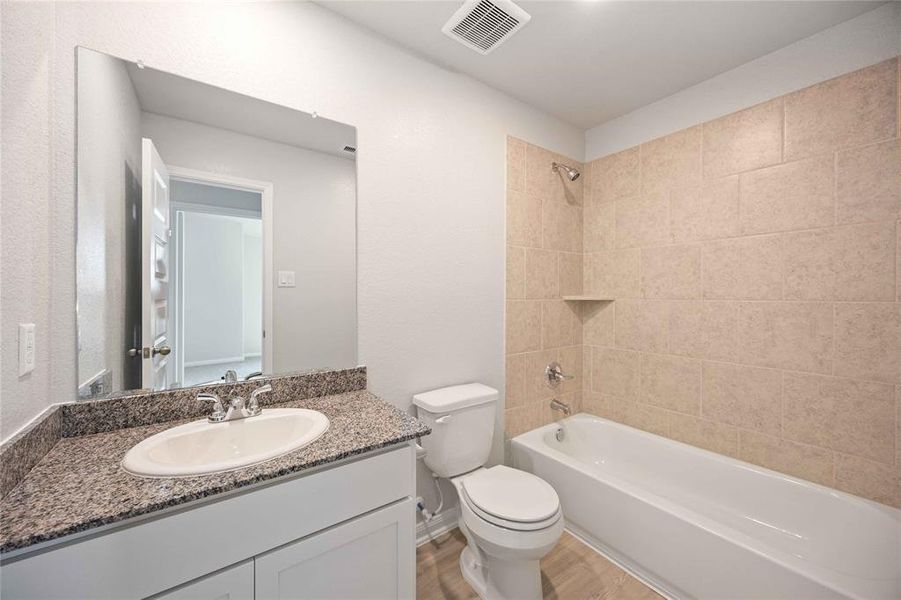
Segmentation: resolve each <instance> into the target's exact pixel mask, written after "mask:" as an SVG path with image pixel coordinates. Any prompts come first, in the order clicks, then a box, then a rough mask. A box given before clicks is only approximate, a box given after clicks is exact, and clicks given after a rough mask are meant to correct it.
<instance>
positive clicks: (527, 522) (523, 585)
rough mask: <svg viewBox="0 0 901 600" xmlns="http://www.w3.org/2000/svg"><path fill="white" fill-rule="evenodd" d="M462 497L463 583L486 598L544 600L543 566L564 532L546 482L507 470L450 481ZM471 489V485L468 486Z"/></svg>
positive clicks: (554, 496) (556, 502)
mask: <svg viewBox="0 0 901 600" xmlns="http://www.w3.org/2000/svg"><path fill="white" fill-rule="evenodd" d="M451 481H452V482H453V484H454V487H455V488H456V489H457V493H458V495H459V497H460V520H459V527H460V531H461V532H462V533H463V535H464V536H465V537H466V542H467V545H466V548H465V549H464V550H463V552H462V554H461V555H460V569H461V571H462V573H463V578H464V579H465V580H466V582H467V583H469V585H470V586H472V588H473V589H474V590H475V591H476V593H478V595H479V597H481V598H485V599H491V600H494V599H507V598H509V599H514V598H515V599H523V600H531V599H540V598H541V597H542V592H541V569H540V565H539V561H540V560H541V558H543V557H544V556H545V555H546V554H547V553H548V552H550V551H551V550H552V549H553V548H554V546H555V545H556V544H557V542H558V541H559V539H560V536H561V535H562V533H563V513H562V511H561V510H560V501H559V499H558V498H557V494H556V492H554V489H553V488H552V487H551V486H550V485H549V484H548V483H547V482H545V481H544V480H542V479H540V478H538V477H536V476H535V475H532V474H531V473H526V472H524V471H518V470H516V469H511V468H509V467H505V466H503V465H499V466H496V467H492V468H490V469H485V468H481V469H477V470H476V471H475V472H473V473H467V474H466V475H463V476H460V477H456V478H454V479H452V480H451ZM467 484H469V485H467Z"/></svg>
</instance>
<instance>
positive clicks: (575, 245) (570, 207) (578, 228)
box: [541, 198, 582, 252]
mask: <svg viewBox="0 0 901 600" xmlns="http://www.w3.org/2000/svg"><path fill="white" fill-rule="evenodd" d="M541 246H542V247H543V248H550V249H554V250H566V251H568V252H581V251H582V206H581V204H576V203H574V202H573V203H570V202H568V201H566V200H560V199H547V198H546V199H545V200H544V201H542V203H541Z"/></svg>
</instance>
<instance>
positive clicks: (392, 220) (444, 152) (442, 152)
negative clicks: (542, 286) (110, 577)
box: [0, 2, 584, 499]
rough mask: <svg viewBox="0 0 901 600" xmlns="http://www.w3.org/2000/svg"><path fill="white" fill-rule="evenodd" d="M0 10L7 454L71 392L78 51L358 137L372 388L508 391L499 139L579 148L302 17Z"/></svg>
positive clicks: (524, 109)
mask: <svg viewBox="0 0 901 600" xmlns="http://www.w3.org/2000/svg"><path fill="white" fill-rule="evenodd" d="M2 11H3V14H2V28H3V37H2V43H3V48H2V55H3V65H2V69H3V86H4V87H3V90H2V101H3V115H2V119H3V157H2V160H3V166H2V169H3V192H2V193H3V214H2V236H3V242H2V243H3V256H2V260H3V282H2V286H3V301H2V310H3V314H2V332H3V348H4V352H3V356H2V363H3V369H2V372H3V378H2V406H3V423H2V430H0V437H3V438H4V439H5V438H7V437H8V436H9V435H10V434H11V433H12V432H13V431H14V430H16V429H17V428H18V427H20V426H21V425H23V424H24V423H25V422H26V421H27V420H28V419H29V418H31V417H32V416H34V415H35V414H37V413H38V412H39V411H40V410H42V409H43V408H44V407H46V405H47V404H48V403H51V402H58V401H64V400H69V399H71V398H73V396H74V393H75V365H74V361H73V358H72V357H73V352H74V348H75V339H74V337H75V322H74V306H75V282H74V274H75V264H74V256H73V248H74V237H73V236H74V230H75V212H74V206H75V184H74V172H75V166H74V150H73V149H74V148H75V137H74V127H75V104H74V94H75V69H74V48H75V46H76V45H84V46H87V47H90V48H93V49H95V50H99V51H103V52H107V53H111V54H114V55H118V56H121V57H123V58H128V59H131V60H137V59H142V60H143V61H144V62H145V63H147V64H148V65H151V66H153V67H155V68H159V69H163V70H168V71H172V72H175V73H178V74H180V75H183V76H186V77H191V78H195V79H198V80H201V81H204V82H207V83H211V84H213V85H218V86H222V87H225V88H228V89H232V90H235V91H238V92H242V93H245V94H249V95H253V96H256V97H259V98H263V99H265V100H268V101H271V102H276V103H279V104H284V105H287V106H290V107H294V108H297V109H300V110H306V111H314V110H315V111H318V112H319V113H320V114H322V115H323V116H326V117H329V118H332V119H335V120H338V121H342V122H346V123H350V124H352V125H355V126H356V127H357V128H358V147H359V149H360V151H359V156H358V173H357V175H358V215H357V225H358V231H359V234H358V265H359V267H358V336H359V358H360V362H361V363H364V364H366V365H368V367H369V382H370V383H369V387H370V389H371V390H372V391H373V392H375V393H377V394H379V395H381V396H382V397H383V398H385V399H386V400H388V401H389V402H393V403H394V404H396V405H397V406H400V407H407V406H409V403H410V400H411V397H412V395H413V394H414V393H416V392H419V391H422V390H427V389H430V388H434V387H438V386H443V385H449V384H454V383H459V382H463V381H483V382H485V383H486V384H488V385H492V386H494V387H497V388H499V389H500V390H503V387H504V386H503V383H504V378H503V369H504V366H503V365H504V363H503V346H504V341H503V339H504V338H503V322H504V319H503V310H504V308H503V307H504V238H505V235H504V218H505V215H504V212H505V211H504V207H505V202H504V181H505V168H504V163H505V144H506V139H505V138H506V135H507V134H512V135H515V136H517V137H519V138H522V139H526V140H529V141H532V142H535V143H536V144H539V145H541V146H544V147H548V148H551V149H554V150H556V151H558V152H561V153H563V154H567V155H570V156H575V157H579V156H581V154H582V150H583V144H584V138H583V132H582V131H580V130H578V129H576V128H574V127H571V126H569V125H566V124H564V123H562V122H560V121H559V120H557V119H554V118H552V117H549V116H547V115H545V114H543V113H541V112H540V111H537V110H535V109H533V108H530V107H528V106H526V105H524V104H522V103H520V102H517V101H514V100H512V99H510V98H509V97H507V96H505V95H504V94H502V93H500V92H497V91H496V90H492V89H491V88H488V87H487V86H485V85H483V84H480V83H478V82H475V81H474V80H472V79H469V78H467V77H464V76H461V75H459V74H457V73H452V72H450V71H447V70H444V69H442V68H440V67H437V66H435V65H434V64H431V63H429V62H427V61H424V60H422V59H419V58H416V57H414V56H412V55H410V54H408V53H407V52H405V51H403V50H401V49H399V48H398V47H396V46H394V45H392V44H390V43H388V42H386V41H384V40H383V39H381V38H379V37H377V36H375V35H372V34H370V33H368V32H365V31H363V30H361V29H360V28H359V27H357V26H355V25H352V24H350V23H349V22H347V21H345V20H343V19H341V18H339V17H337V16H335V15H334V14H332V13H330V12H329V11H327V10H325V9H322V8H320V7H318V6H316V5H313V4H309V3H296V4H295V3H259V4H229V5H224V4H220V3H216V4H209V3H138V2H128V3H124V2H123V3H87V2H83V3H60V4H53V5H51V4H39V5H30V4H22V3H3V4H2ZM26 198H27V202H26V201H23V199H26ZM10 204H14V206H13V208H8V207H9V205H10ZM51 232H52V235H51ZM8 288H12V289H11V290H9V291H8ZM48 290H49V295H48ZM22 321H33V322H36V323H37V325H38V347H37V350H38V368H37V369H36V371H35V373H34V374H33V376H32V377H31V378H29V379H27V380H23V381H20V380H18V379H17V378H16V377H15V369H16V357H15V356H14V353H10V352H9V351H8V350H6V349H7V348H8V347H9V340H13V339H15V331H16V324H17V323H18V322H22ZM50 331H52V332H53V335H52V336H50V335H49V332H50ZM51 366H52V369H51ZM10 374H12V377H10ZM499 431H500V430H499ZM496 437H499V436H496ZM501 452H502V443H501V440H499V439H497V440H496V444H495V457H496V458H498V457H499V456H500V453H501ZM420 487H421V488H423V489H422V493H424V494H426V495H427V497H428V498H429V499H432V491H431V485H430V484H426V485H421V486H420Z"/></svg>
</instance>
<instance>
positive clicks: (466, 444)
mask: <svg viewBox="0 0 901 600" xmlns="http://www.w3.org/2000/svg"><path fill="white" fill-rule="evenodd" d="M497 399H498V392H497V390H495V389H492V388H490V387H488V386H485V385H482V384H480V383H470V384H466V385H457V386H453V387H447V388H442V389H439V390H434V391H431V392H425V393H423V394H417V395H416V396H414V397H413V404H414V405H416V408H417V416H418V417H419V419H420V420H421V421H423V422H424V423H426V424H427V425H428V426H429V427H431V428H432V434H431V435H428V436H426V437H424V438H422V445H423V447H424V448H425V450H426V455H425V457H424V461H425V464H426V465H427V466H428V467H429V468H430V469H431V470H432V472H433V473H435V475H437V476H438V477H444V478H447V479H450V480H451V482H452V483H453V484H454V486H455V487H456V489H457V493H458V495H459V497H460V523H459V525H460V530H461V531H462V532H463V535H465V536H466V541H467V546H466V548H465V549H464V550H463V553H462V554H461V555H460V568H461V570H462V571H463V577H464V578H465V579H466V581H467V582H468V583H469V585H471V586H472V587H473V589H474V590H475V591H476V592H477V593H478V594H479V596H480V597H482V598H485V599H491V600H494V599H496V598H497V599H510V600H512V599H516V600H529V599H539V598H541V597H542V594H541V570H540V568H539V565H538V561H539V560H540V559H541V558H542V557H543V556H544V555H545V554H547V553H548V552H550V551H551V549H553V547H554V546H555V545H556V544H557V541H558V540H559V539H560V535H561V534H562V533H563V513H562V511H561V510H560V499H559V498H558V497H557V493H556V492H555V491H554V488H552V487H551V486H550V484H548V483H547V482H546V481H544V480H543V479H541V478H540V477H536V476H535V475H532V474H531V473H526V472H525V471H519V470H517V469H511V468H510V467H505V466H503V465H499V466H495V467H491V468H489V469H486V468H485V463H486V462H487V461H488V454H489V452H490V450H491V440H492V437H493V435H494V416H495V410H496V406H497Z"/></svg>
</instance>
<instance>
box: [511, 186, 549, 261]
mask: <svg viewBox="0 0 901 600" xmlns="http://www.w3.org/2000/svg"><path fill="white" fill-rule="evenodd" d="M507 243H508V244H513V245H516V246H531V247H533V248H537V247H539V246H541V199H540V198H539V197H538V196H533V195H530V194H525V193H523V192H515V191H512V190H508V191H507Z"/></svg>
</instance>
